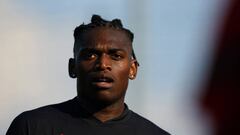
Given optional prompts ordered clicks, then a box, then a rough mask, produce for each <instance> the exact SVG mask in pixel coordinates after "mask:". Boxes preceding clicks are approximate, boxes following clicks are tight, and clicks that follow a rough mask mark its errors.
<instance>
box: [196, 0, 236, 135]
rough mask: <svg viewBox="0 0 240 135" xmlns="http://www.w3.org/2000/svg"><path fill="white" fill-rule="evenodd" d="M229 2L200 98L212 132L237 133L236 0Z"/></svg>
mask: <svg viewBox="0 0 240 135" xmlns="http://www.w3.org/2000/svg"><path fill="white" fill-rule="evenodd" d="M229 2H231V3H230V8H229V10H228V11H227V14H226V17H225V18H224V20H223V21H224V23H223V26H222V28H221V31H220V33H219V35H218V39H217V41H216V50H215V51H216V52H215V57H214V61H213V63H212V67H211V72H210V76H209V78H208V79H209V80H208V81H207V84H206V87H205V91H204V95H203V96H202V101H201V102H202V104H203V107H204V109H206V110H207V111H208V112H210V114H211V116H212V117H213V120H214V124H215V131H216V132H215V135H240V0H231V1H230V0H229Z"/></svg>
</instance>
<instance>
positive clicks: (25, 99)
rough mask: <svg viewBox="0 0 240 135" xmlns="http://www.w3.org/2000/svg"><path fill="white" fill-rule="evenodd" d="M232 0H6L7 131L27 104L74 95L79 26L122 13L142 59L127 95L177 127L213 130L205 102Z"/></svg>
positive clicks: (0, 54) (187, 133)
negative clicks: (72, 70) (72, 62)
mask: <svg viewBox="0 0 240 135" xmlns="http://www.w3.org/2000/svg"><path fill="white" fill-rule="evenodd" d="M228 8H229V2H228V0H210V1H209V0H181V1H179V0H167V1H166V0H131V1H130V0H101V1H94V0H68V1H66V0H51V1H49V0H41V1H32V0H1V1H0V17H1V20H0V62H1V63H0V91H1V94H0V109H1V111H0V134H5V132H6V130H7V129H8V127H9V125H10V123H11V122H12V120H13V119H14V118H15V117H16V116H17V115H18V114H20V113H21V112H23V111H26V110H31V109H34V108H37V107H40V106H44V105H48V104H54V103H59V102H63V101H66V100H69V99H71V98H73V97H75V96H76V82H75V80H73V79H71V78H70V77H68V70H67V66H68V59H69V58H70V57H72V56H73V54H72V50H73V41H74V40H73V30H74V28H75V27H76V26H78V25H80V24H82V23H83V22H85V23H89V22H90V19H91V16H92V15H93V14H99V15H101V16H102V17H103V18H105V19H107V20H112V19H114V18H120V19H121V20H122V22H123V25H124V26H125V27H126V28H129V29H130V30H131V31H132V32H133V33H134V34H135V39H134V43H133V45H134V48H135V53H136V56H137V58H138V61H139V63H140V68H139V71H138V76H137V79H136V80H134V81H131V82H130V85H129V89H128V92H127V97H126V102H127V104H128V105H129V107H130V108H131V109H132V110H134V111H135V112H137V113H139V114H141V115H143V116H144V117H146V118H148V119H150V120H151V121H153V122H154V123H155V124H157V125H158V126H160V127H161V128H163V129H165V130H167V131H168V132H170V133H171V134H173V135H212V133H213V121H212V120H211V119H209V117H210V116H209V115H208V114H207V113H206V112H205V111H203V110H202V109H201V107H199V98H200V97H201V95H202V94H203V91H202V90H201V87H202V86H203V84H205V83H206V80H207V79H206V78H207V75H208V73H209V70H210V68H209V67H210V64H209V63H211V62H212V61H213V55H214V43H215V39H216V36H217V34H216V33H218V32H219V27H220V26H221V25H222V18H224V16H225V15H226V12H225V11H226V9H228Z"/></svg>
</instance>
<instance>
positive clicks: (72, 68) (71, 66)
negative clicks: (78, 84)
mask: <svg viewBox="0 0 240 135" xmlns="http://www.w3.org/2000/svg"><path fill="white" fill-rule="evenodd" d="M68 73H69V76H70V77H71V78H76V77H77V74H76V72H75V59H74V58H70V59H69V62H68Z"/></svg>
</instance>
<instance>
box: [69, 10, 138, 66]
mask: <svg viewBox="0 0 240 135" xmlns="http://www.w3.org/2000/svg"><path fill="white" fill-rule="evenodd" d="M96 27H108V28H114V29H117V30H122V31H124V32H125V33H126V35H127V37H128V38H129V39H130V41H131V42H133V38H134V34H133V33H132V32H131V31H130V30H128V29H126V28H124V27H123V25H122V22H121V20H120V19H114V20H112V21H107V20H104V19H102V18H101V16H99V15H93V16H92V19H91V23H89V24H86V25H85V24H84V23H83V24H81V25H79V26H78V27H76V28H75V30H74V34H73V36H74V40H75V42H76V41H77V40H78V39H81V37H82V34H83V33H84V32H86V31H88V30H91V29H93V28H96ZM78 49H79V46H78V45H77V44H76V43H75V44H74V48H73V53H74V56H75V53H76V52H77V51H78ZM132 58H133V59H134V60H136V61H137V58H136V56H135V53H134V50H133V49H132ZM137 65H138V66H139V63H138V62H137Z"/></svg>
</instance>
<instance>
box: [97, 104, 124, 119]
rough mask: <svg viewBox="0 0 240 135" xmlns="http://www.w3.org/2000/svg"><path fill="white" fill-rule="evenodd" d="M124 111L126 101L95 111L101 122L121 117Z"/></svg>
mask: <svg viewBox="0 0 240 135" xmlns="http://www.w3.org/2000/svg"><path fill="white" fill-rule="evenodd" d="M123 111H124V102H121V103H117V104H112V105H109V106H107V107H105V108H103V109H102V110H100V111H98V112H96V113H94V114H93V115H94V117H96V118H97V119H98V120H100V121H101V122H106V121H108V120H111V119H114V118H117V117H119V116H120V115H121V114H122V113H123Z"/></svg>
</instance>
